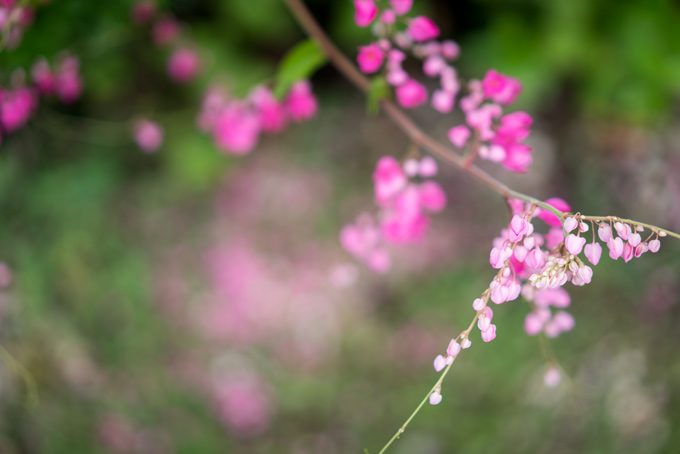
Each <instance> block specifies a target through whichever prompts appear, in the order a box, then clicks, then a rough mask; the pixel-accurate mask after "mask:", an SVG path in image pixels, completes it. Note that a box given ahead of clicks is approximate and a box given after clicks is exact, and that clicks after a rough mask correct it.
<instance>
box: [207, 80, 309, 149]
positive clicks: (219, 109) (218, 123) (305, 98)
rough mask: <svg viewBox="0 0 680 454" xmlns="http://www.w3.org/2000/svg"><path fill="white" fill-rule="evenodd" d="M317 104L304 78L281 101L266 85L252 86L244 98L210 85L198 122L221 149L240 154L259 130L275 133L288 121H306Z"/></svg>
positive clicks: (257, 138)
mask: <svg viewBox="0 0 680 454" xmlns="http://www.w3.org/2000/svg"><path fill="white" fill-rule="evenodd" d="M317 107H318V106H317V101H316V97H315V96H314V93H313V92H312V88H311V85H310V84H309V82H307V81H299V82H297V83H295V84H294V85H293V86H292V87H291V89H290V91H289V92H288V95H287V96H286V97H285V99H284V100H283V101H279V100H278V99H277V98H276V97H275V96H274V94H273V93H272V91H271V90H270V89H269V88H268V87H265V86H258V87H255V88H254V89H253V90H252V91H251V92H250V94H249V95H248V96H247V97H246V98H245V99H234V98H230V97H229V96H228V95H227V93H226V92H225V91H224V90H222V89H220V88H211V89H209V90H208V91H207V92H206V94H205V95H204V97H203V104H202V108H201V112H200V114H199V117H198V125H199V127H200V128H201V129H202V130H203V131H205V132H209V133H211V134H212V135H213V138H214V140H215V143H216V144H217V146H218V147H219V148H220V149H221V150H223V151H225V152H228V153H231V154H235V155H243V154H247V153H250V152H251V151H252V149H253V148H254V147H255V145H257V142H258V140H259V138H260V134H261V133H263V132H264V133H278V132H281V131H282V130H283V129H284V128H285V127H286V126H287V125H288V123H289V122H290V121H291V120H292V121H295V122H301V121H305V120H308V119H310V118H312V117H313V116H314V115H315V114H316V111H317Z"/></svg>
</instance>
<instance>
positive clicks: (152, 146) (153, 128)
mask: <svg viewBox="0 0 680 454" xmlns="http://www.w3.org/2000/svg"><path fill="white" fill-rule="evenodd" d="M134 138H135V142H136V143H137V146H138V147H139V148H141V150H142V151H145V152H147V153H153V152H154V151H156V150H158V148H160V146H161V145H162V144H163V129H162V128H161V127H160V125H159V124H158V123H156V122H154V121H151V120H147V119H142V120H138V121H136V122H135V125H134Z"/></svg>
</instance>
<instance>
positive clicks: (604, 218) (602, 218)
mask: <svg viewBox="0 0 680 454" xmlns="http://www.w3.org/2000/svg"><path fill="white" fill-rule="evenodd" d="M580 218H581V219H583V220H585V221H595V222H598V221H606V222H610V221H611V222H617V221H619V222H624V223H626V224H633V225H639V226H640V227H645V228H647V229H649V230H651V231H652V232H656V233H659V232H663V233H665V234H666V235H668V236H672V237H673V238H677V239H679V240H680V234H678V233H675V232H673V231H672V230H668V229H664V228H662V227H659V226H656V225H652V224H645V223H644V222H640V221H635V220H633V219H624V218H620V217H618V216H587V215H583V214H582V215H580Z"/></svg>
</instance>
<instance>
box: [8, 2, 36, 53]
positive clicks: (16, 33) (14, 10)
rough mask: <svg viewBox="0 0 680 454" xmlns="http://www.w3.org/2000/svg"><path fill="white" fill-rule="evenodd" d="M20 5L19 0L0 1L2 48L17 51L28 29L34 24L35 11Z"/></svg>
mask: <svg viewBox="0 0 680 454" xmlns="http://www.w3.org/2000/svg"><path fill="white" fill-rule="evenodd" d="M20 3H21V2H18V1H17V0H0V36H2V42H1V47H4V48H7V49H15V48H16V47H17V46H18V45H19V44H20V43H21V38H22V36H23V34H24V30H25V29H26V27H28V26H29V25H31V22H33V15H34V11H33V9H32V8H30V7H28V6H25V5H21V4H20Z"/></svg>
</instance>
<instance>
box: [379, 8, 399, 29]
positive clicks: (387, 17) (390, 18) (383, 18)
mask: <svg viewBox="0 0 680 454" xmlns="http://www.w3.org/2000/svg"><path fill="white" fill-rule="evenodd" d="M396 21H397V15H396V14H395V13H394V11H393V10H391V9H386V10H385V11H383V12H382V14H381V15H380V22H381V23H383V24H387V25H392V24H394V23H395V22H396Z"/></svg>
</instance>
